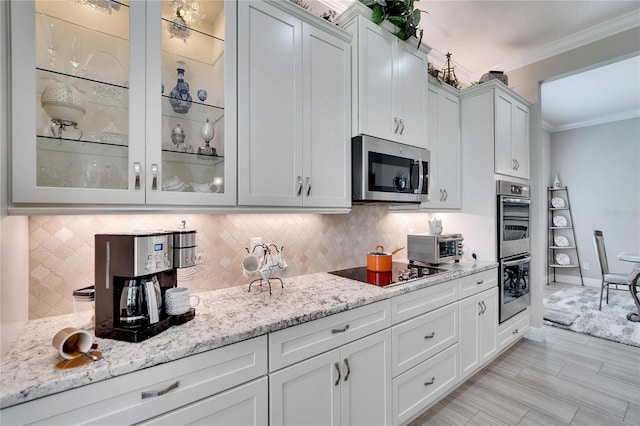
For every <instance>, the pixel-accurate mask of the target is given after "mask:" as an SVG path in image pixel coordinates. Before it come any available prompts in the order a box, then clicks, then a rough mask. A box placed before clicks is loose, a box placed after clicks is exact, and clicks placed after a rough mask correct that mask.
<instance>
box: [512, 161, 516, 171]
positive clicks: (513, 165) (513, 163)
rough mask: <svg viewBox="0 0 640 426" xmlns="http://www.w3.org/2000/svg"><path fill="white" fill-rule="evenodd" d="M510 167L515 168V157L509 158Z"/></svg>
mask: <svg viewBox="0 0 640 426" xmlns="http://www.w3.org/2000/svg"><path fill="white" fill-rule="evenodd" d="M511 169H512V170H515V169H516V159H515V158H512V159H511Z"/></svg>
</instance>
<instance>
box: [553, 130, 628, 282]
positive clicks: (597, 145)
mask: <svg viewBox="0 0 640 426" xmlns="http://www.w3.org/2000/svg"><path fill="white" fill-rule="evenodd" d="M550 157H551V159H550V167H551V173H554V172H555V171H556V170H557V171H559V173H560V179H561V183H562V185H566V186H567V187H568V189H569V195H570V199H571V213H572V215H573V219H574V229H575V231H576V234H577V235H576V239H577V243H578V252H579V255H580V260H581V262H582V264H583V265H584V264H585V263H589V264H590V270H584V269H583V271H582V272H583V275H584V276H585V278H590V279H591V280H589V281H590V282H589V283H590V284H595V285H599V284H600V278H601V276H600V270H599V268H598V263H597V258H596V253H595V248H594V245H593V230H594V229H599V230H601V231H602V232H603V233H604V236H605V244H606V248H607V257H608V260H609V268H610V270H612V271H621V272H628V271H630V270H631V267H632V265H631V264H629V263H628V262H622V261H619V260H618V259H617V258H616V254H618V253H621V252H624V251H626V252H631V253H640V118H634V119H629V120H622V121H616V122H612V123H607V124H602V125H597V126H589V127H584V128H581V129H574V130H567V131H563V132H556V133H552V134H551V150H550ZM550 178H551V177H550V176H549V179H550ZM549 183H551V182H550V181H549ZM556 274H557V272H556ZM563 274H564V275H567V277H562V278H558V277H557V276H556V280H558V281H560V280H561V279H562V280H564V281H568V282H576V280H577V279H579V275H578V271H577V270H575V269H573V270H567V271H566V272H564V271H563Z"/></svg>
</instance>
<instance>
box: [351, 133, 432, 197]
mask: <svg viewBox="0 0 640 426" xmlns="http://www.w3.org/2000/svg"><path fill="white" fill-rule="evenodd" d="M351 148H352V151H351V154H352V156H351V167H352V169H351V170H352V178H351V185H352V202H353V203H356V204H364V203H377V204H403V203H414V204H418V203H421V202H424V201H429V158H430V154H429V151H428V150H426V149H423V148H417V147H414V146H409V145H403V144H400V143H397V142H392V141H388V140H384V139H379V138H375V137H373V136H367V135H359V136H356V137H354V138H353V139H352V141H351Z"/></svg>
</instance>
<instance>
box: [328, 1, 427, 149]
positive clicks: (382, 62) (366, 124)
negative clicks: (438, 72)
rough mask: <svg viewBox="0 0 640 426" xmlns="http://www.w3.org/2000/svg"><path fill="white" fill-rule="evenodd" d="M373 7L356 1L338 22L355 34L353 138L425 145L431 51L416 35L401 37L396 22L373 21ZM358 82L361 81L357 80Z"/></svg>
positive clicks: (353, 53) (422, 146)
mask: <svg viewBox="0 0 640 426" xmlns="http://www.w3.org/2000/svg"><path fill="white" fill-rule="evenodd" d="M370 17H371V9H369V8H368V7H366V6H364V5H362V4H361V3H360V2H354V3H352V5H351V6H350V7H349V8H348V9H347V10H346V11H345V12H343V14H342V15H340V17H339V18H338V19H337V20H336V23H337V24H338V25H340V26H341V27H343V28H345V29H346V30H347V31H349V32H350V33H352V34H354V40H353V46H352V47H353V49H352V64H353V81H354V84H353V107H352V117H353V118H352V129H353V130H352V136H356V135H358V134H367V135H371V136H376V137H379V138H382V139H388V140H393V141H397V142H401V143H404V144H407V145H413V146H418V147H421V148H425V147H426V144H427V141H426V137H427V126H426V123H425V117H426V111H427V54H428V53H429V50H430V49H429V48H428V47H427V46H426V45H424V44H422V45H421V46H420V48H417V39H415V38H412V39H410V40H409V41H402V40H400V39H398V38H397V37H396V36H395V35H393V34H392V33H391V32H390V29H391V26H390V24H388V23H386V24H385V23H383V25H382V26H379V25H376V24H374V23H373V22H371V18H370ZM356 82H357V84H356Z"/></svg>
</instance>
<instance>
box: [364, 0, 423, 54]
mask: <svg viewBox="0 0 640 426" xmlns="http://www.w3.org/2000/svg"><path fill="white" fill-rule="evenodd" d="M413 2H414V0H360V3H362V4H364V5H365V6H367V7H369V8H370V9H372V13H371V20H372V21H373V22H374V23H376V24H378V25H380V24H382V22H384V21H385V20H387V21H389V22H391V23H392V24H393V25H395V26H396V27H397V28H398V31H395V32H394V33H393V34H394V35H395V36H396V37H398V38H399V39H401V40H407V39H408V38H409V37H411V36H415V37H417V38H418V47H420V43H421V42H422V33H423V30H422V28H418V25H419V24H420V12H421V11H420V9H415V8H414V7H413Z"/></svg>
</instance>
